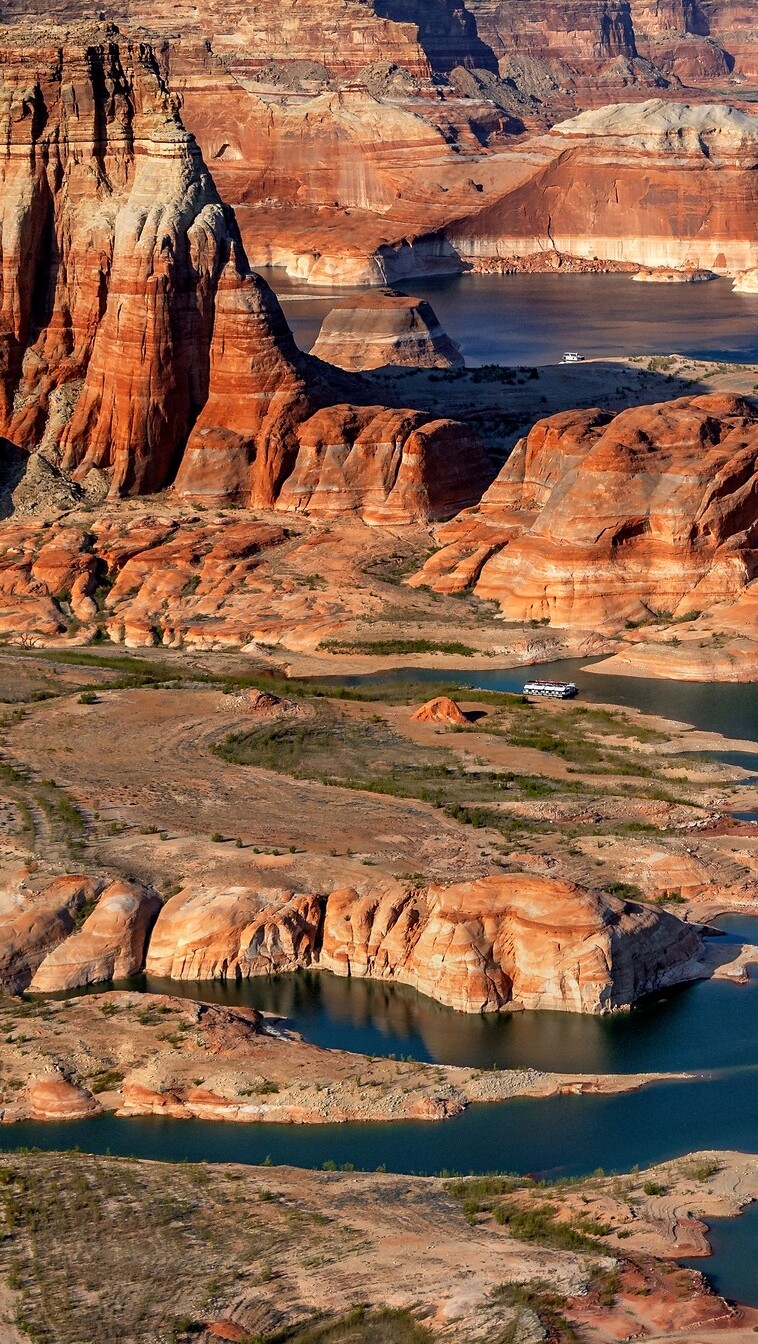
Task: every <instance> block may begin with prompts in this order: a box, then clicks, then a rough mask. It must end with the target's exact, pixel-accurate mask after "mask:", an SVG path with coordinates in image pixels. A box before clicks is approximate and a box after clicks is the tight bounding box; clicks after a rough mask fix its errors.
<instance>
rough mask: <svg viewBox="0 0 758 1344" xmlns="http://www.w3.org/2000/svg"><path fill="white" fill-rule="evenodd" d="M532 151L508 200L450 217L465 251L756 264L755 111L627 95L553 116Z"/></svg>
mask: <svg viewBox="0 0 758 1344" xmlns="http://www.w3.org/2000/svg"><path fill="white" fill-rule="evenodd" d="M511 157H512V158H513V156H511ZM514 162H515V160H514ZM522 163H523V176H522V179H521V181H520V182H517V183H516V184H515V185H510V184H509V185H508V187H507V189H506V191H505V192H504V193H503V194H502V196H501V198H500V200H499V201H498V200H492V199H490V201H489V203H485V204H484V205H483V207H482V209H481V210H479V211H478V212H477V213H475V214H471V215H469V216H467V217H466V218H465V219H461V220H460V221H458V222H457V223H455V224H453V225H450V226H448V227H447V228H446V231H445V232H446V236H447V237H448V239H449V241H450V242H451V243H452V244H453V245H454V246H455V247H456V249H457V250H458V251H459V252H460V254H461V255H462V256H463V257H465V258H468V259H469V260H473V261H477V260H481V259H484V258H487V259H490V260H493V259H498V258H501V259H508V258H513V257H524V256H529V255H532V254H536V255H539V254H550V253H553V254H558V255H559V256H560V255H561V254H565V255H567V256H571V257H579V258H584V259H585V260H590V259H592V258H600V259H602V260H604V261H608V262H612V263H614V264H624V265H635V266H651V267H664V268H676V269H686V270H697V269H706V270H715V271H726V272H731V273H735V272H737V271H742V270H747V269H748V268H749V267H751V266H752V264H753V261H754V255H753V253H754V249H753V243H752V222H751V221H752V220H753V219H754V218H755V213H756V208H757V207H758V185H757V182H756V172H755V168H756V165H758V119H757V118H756V117H754V116H752V115H751V114H748V113H746V112H741V111H739V110H736V109H734V108H731V107H728V106H723V105H712V106H711V105H698V106H694V105H688V104H683V103H674V102H663V101H661V100H660V99H655V100H652V101H649V102H645V103H640V104H633V103H628V104H618V105H616V106H612V107H607V108H603V109H602V110H598V111H593V112H585V113H582V114H581V115H580V116H578V117H574V118H572V119H571V120H569V121H565V122H561V123H560V124H559V125H557V126H554V127H553V129H552V130H551V131H550V132H549V134H548V135H546V136H543V137H540V138H538V139H536V140H532V141H530V142H529V145H528V150H527V151H526V152H524V154H523V156H522Z"/></svg>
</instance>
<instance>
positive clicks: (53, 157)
mask: <svg viewBox="0 0 758 1344" xmlns="http://www.w3.org/2000/svg"><path fill="white" fill-rule="evenodd" d="M0 140H1V141H2V143H5V144H6V146H7V148H6V151H5V154H4V156H3V157H2V158H0V180H1V181H2V188H3V189H2V193H1V194H0V226H1V228H2V239H3V251H2V279H3V290H2V304H1V306H0V435H4V436H5V438H6V440H7V442H8V445H9V446H8V452H11V451H14V452H18V450H19V449H21V450H23V451H24V452H27V453H31V452H35V451H36V452H37V454H38V455H37V458H36V459H35V461H37V462H44V463H45V464H46V466H47V468H48V469H50V468H55V469H57V468H58V467H60V468H61V469H62V471H63V472H64V473H65V475H66V477H68V478H72V479H73V481H74V482H78V483H80V484H81V485H82V486H84V487H85V488H86V489H89V488H90V486H91V483H92V481H93V480H94V481H95V482H96V484H97V486H98V489H99V490H100V491H101V492H102V488H103V487H105V488H107V489H109V490H110V493H111V494H113V495H125V494H145V493H153V492H155V491H159V490H162V489H164V488H165V487H166V486H168V485H170V484H171V483H172V482H174V481H176V488H177V490H178V491H179V492H180V493H185V494H188V495H191V496H194V497H198V498H211V499H212V500H214V501H217V502H225V501H234V502H239V503H243V504H251V503H252V504H258V505H263V506H272V505H273V504H275V502H276V501H277V499H278V496H279V494H280V492H281V489H282V486H283V484H284V482H285V481H286V479H287V478H288V477H289V476H290V475H291V474H292V472H293V470H294V469H295V468H296V466H297V463H298V452H299V435H300V431H301V426H303V425H306V422H307V421H308V420H309V417H311V416H312V415H313V413H314V411H319V412H321V411H323V408H325V407H329V406H330V405H331V404H332V403H334V402H335V401H337V402H339V403H340V406H339V408H338V409H337V411H336V412H335V413H333V414H332V416H331V421H330V423H331V425H332V430H331V440H332V441H335V442H340V441H341V439H342V438H344V433H345V430H344V426H345V425H348V424H349V423H350V421H351V417H353V415H354V409H355V408H354V407H353V406H352V405H351V404H349V399H350V398H351V397H355V398H356V400H358V401H360V400H362V399H363V398H364V397H365V391H364V389H363V387H362V385H361V384H360V383H359V382H358V381H356V380H352V381H348V380H345V379H341V376H340V375H337V374H336V373H334V372H333V371H331V372H330V370H329V369H328V368H327V367H326V366H325V365H322V364H320V363H319V362H317V361H314V360H312V359H309V358H308V356H305V355H303V354H301V352H300V351H299V350H298V349H297V348H296V346H295V343H294V340H293V338H292V335H291V333H290V331H289V328H288V327H287V324H286V322H285V320H284V317H283V315H282V312H281V309H280V307H279V304H278V302H277V300H276V298H275V297H274V295H273V294H272V292H271V291H270V290H269V288H268V286H267V285H266V284H265V282H264V281H262V280H261V279H260V278H259V277H258V276H256V275H254V274H252V273H251V271H250V269H249V266H248V263H247V259H246V256H245V252H244V249H243V247H242V243H241V241H240V236H239V233H238V230H237V225H236V221H235V218H234V215H233V213H232V211H231V210H230V209H229V208H228V207H227V206H225V205H224V204H223V203H222V201H221V199H220V197H219V195H218V192H217V191H216V187H215V185H214V183H213V180H212V178H211V176H210V174H209V172H208V170H207V168H206V165H205V163H204V160H203V157H202V155H201V153H200V150H199V148H198V146H197V144H196V142H195V140H194V138H193V137H192V136H191V135H190V134H189V133H188V132H187V131H186V130H185V129H184V127H183V125H182V122H181V120H180V118H179V115H178V111H177V104H176V100H175V99H174V98H173V97H172V95H171V94H170V93H169V92H168V89H167V87H166V85H165V82H164V79H163V75H162V72H161V69H160V67H159V64H158V62H157V60H156V57H155V55H154V53H153V51H152V49H151V48H150V47H147V46H143V45H140V46H138V45H134V44H130V43H117V42H115V41H107V42H101V43H97V44H94V45H92V46H88V47H84V48H77V49H71V50H70V49H68V48H63V49H54V50H51V51H48V50H40V49H39V48H35V49H32V48H29V49H18V50H15V51H14V52H12V53H10V54H7V59H6V62H5V65H4V66H3V72H2V86H0ZM346 394H347V395H346ZM346 402H347V403H348V404H345V403H346ZM399 417H400V421H401V422H402V423H403V424H405V422H406V421H408V426H407V432H406V435H405V437H402V436H401V437H400V438H398V437H397V435H395V436H394V438H393V448H395V449H397V453H396V456H395V458H393V459H392V462H391V463H390V464H389V465H388V464H387V463H386V462H385V468H386V469H385V471H384V475H383V476H382V490H383V492H384V494H385V495H389V494H392V495H393V503H392V506H391V509H390V512H391V514H392V516H393V517H394V518H395V519H396V520H397V519H400V520H403V519H406V520H407V518H408V517H414V518H416V517H419V516H422V514H421V513H420V505H419V494H418V489H417V487H418V485H419V482H420V484H421V493H422V495H423V500H424V503H423V509H426V508H432V509H434V505H433V504H432V502H431V500H432V495H433V493H434V488H435V487H434V483H429V482H427V481H426V476H425V472H426V466H425V463H426V458H425V457H424V454H423V453H422V454H421V455H418V454H417V466H418V468H419V471H418V472H417V473H416V476H413V473H411V478H409V479H408V482H407V484H408V485H409V487H410V490H411V494H410V496H409V498H408V507H407V509H406V506H405V504H404V502H403V496H404V489H405V487H404V484H403V481H402V480H400V479H399V476H400V467H401V463H402V461H403V460H409V458H410V457H412V456H413V452H414V445H413V444H411V443H408V444H407V445H406V442H405V439H406V438H407V437H408V435H410V434H411V433H412V432H413V431H415V430H417V429H418V430H420V429H421V428H422V427H423V426H424V425H425V424H426V422H427V419H428V417H425V416H424V415H420V416H419V414H418V413H414V414H413V416H411V418H410V420H409V418H408V416H407V415H406V416H405V418H403V413H399ZM374 418H376V416H375V417H374ZM370 419H371V417H369V420H370ZM364 427H365V426H364ZM379 429H381V426H380V425H379V424H378V423H377V430H379ZM435 432H436V431H435V428H434V425H432V427H431V430H430V433H431V435H432V438H434V435H435ZM469 437H470V436H469ZM307 438H308V435H307V433H306V439H307ZM375 444H376V446H377V448H378V450H379V452H380V454H382V453H384V444H385V437H382V438H381V440H380V441H379V442H377V440H376V439H375V438H372V437H371V433H370V431H368V432H367V433H366V434H365V435H364V445H365V448H366V453H367V458H366V470H367V472H368V473H369V475H371V474H372V471H373V464H372V461H371V456H372V448H373V446H374V445H375ZM406 448H407V452H406V458H405V459H403V453H404V451H405V450H406ZM385 456H386V454H385ZM453 456H454V454H453ZM435 465H436V463H435ZM484 465H485V464H484V459H483V458H482V457H481V455H480V458H479V460H478V463H475V464H474V465H473V466H472V467H471V469H468V468H467V466H466V463H465V461H464V458H463V455H462V454H460V455H459V461H458V466H457V468H454V471H453V475H454V476H455V471H456V470H458V472H459V473H463V474H464V475H465V476H466V477H467V480H466V488H465V490H464V491H463V493H462V495H461V496H460V499H461V500H462V501H463V502H467V503H468V502H471V501H472V500H473V499H475V498H476V497H477V496H478V494H479V493H480V491H481V488H482V486H483V484H484V483H485V482H486V479H487V475H486V471H485V472H484V474H483V475H482V474H481V469H482V468H483V467H484ZM477 467H478V469H479V471H480V477H479V481H478V482H477V481H476V480H475V479H474V477H475V474H476V470H477ZM14 471H15V477H16V478H17V477H18V476H19V474H20V469H19V470H16V468H15V467H14ZM416 477H418V479H417V478H416ZM373 478H374V483H375V482H376V479H378V478H377V476H376V473H375V472H373ZM427 487H428V488H427ZM359 496H360V490H359ZM457 503H458V496H457V495H456V493H455V491H453V493H452V495H451V496H450V505H451V508H450V511H453V510H454V508H455V507H456V506H457ZM304 506H305V505H303V502H302V500H300V502H299V504H298V507H304ZM287 507H290V505H289V504H288V505H287ZM335 507H336V508H337V511H339V501H338V500H337V501H334V502H333V510H334V508H335ZM355 507H356V503H355V499H354V498H353V499H351V500H350V501H349V502H348V503H347V504H346V511H353V510H354V509H355ZM423 509H422V512H423ZM423 516H425V517H427V516H428V517H431V516H436V515H435V513H434V512H432V513H431V514H423Z"/></svg>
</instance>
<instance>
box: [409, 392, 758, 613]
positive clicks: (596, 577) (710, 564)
mask: <svg viewBox="0 0 758 1344" xmlns="http://www.w3.org/2000/svg"><path fill="white" fill-rule="evenodd" d="M757 526H758V415H756V412H755V409H754V408H753V406H752V405H751V404H750V403H748V402H746V401H744V400H742V399H741V398H739V397H730V396H707V397H686V398H683V399H681V400H679V401H674V402H669V403H667V404H663V405H659V406H647V407H639V408H633V409H631V410H628V411H623V412H622V413H621V414H620V415H617V416H613V415H611V414H610V413H609V412H605V411H599V410H589V411H571V412H565V413H563V414H561V415H556V416H552V417H551V418H550V419H548V420H543V421H541V422H540V423H539V424H537V425H535V427H534V428H533V429H532V431H531V432H530V434H529V435H528V436H527V437H526V438H525V439H522V440H521V441H520V442H519V444H518V445H517V446H516V449H515V450H514V452H513V454H512V456H511V457H510V459H509V461H508V462H507V464H506V466H505V467H504V468H503V469H502V471H501V472H500V475H499V476H498V478H497V480H496V481H495V482H494V484H493V485H492V486H491V488H490V489H489V491H488V492H487V494H486V495H485V496H484V499H483V500H482V503H481V506H480V507H479V508H478V509H476V510H473V511H472V512H471V513H469V514H468V515H463V516H462V517H461V518H459V519H457V520H455V521H454V522H453V523H451V524H450V525H449V526H448V527H447V529H443V531H442V533H441V536H440V540H442V541H443V542H446V543H447V545H446V547H445V548H444V549H443V550H442V551H441V552H439V553H437V554H436V555H435V556H433V557H432V559H431V560H430V562H429V564H428V566H427V567H426V569H425V570H424V571H422V575H421V576H420V578H419V580H417V581H421V582H426V583H429V584H432V585H434V586H438V587H440V588H441V589H443V590H448V591H450V590H455V589H456V588H459V587H462V586H466V585H467V584H469V583H471V582H475V583H476V592H477V594H478V595H479V596H481V597H487V598H492V599H494V600H496V601H498V602H499V604H500V607H501V610H502V611H503V613H504V614H505V616H506V617H507V618H508V619H510V620H525V619H537V620H548V621H550V622H552V623H554V624H556V625H571V626H579V627H582V628H588V629H600V628H602V629H612V630H618V629H623V627H624V625H625V624H626V623H629V622H632V621H649V620H652V619H655V617H656V614H658V613H661V614H664V615H666V616H667V617H668V619H671V617H672V616H673V617H674V618H676V617H682V616H683V617H687V616H691V615H692V614H694V613H699V612H700V611H702V610H706V611H707V610H709V609H710V608H712V607H713V606H714V605H715V604H719V603H721V604H724V603H731V602H734V601H735V600H736V599H737V598H738V597H739V596H740V594H741V593H742V592H743V591H744V590H746V588H747V587H748V585H750V583H751V582H752V580H753V579H754V578H755V576H756V565H755V546H756V527H757Z"/></svg>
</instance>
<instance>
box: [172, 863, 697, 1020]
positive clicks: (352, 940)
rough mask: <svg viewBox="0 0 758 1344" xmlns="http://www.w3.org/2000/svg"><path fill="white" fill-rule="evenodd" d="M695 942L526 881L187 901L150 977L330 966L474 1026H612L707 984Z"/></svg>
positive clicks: (207, 893) (675, 928)
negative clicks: (531, 1022) (699, 981)
mask: <svg viewBox="0 0 758 1344" xmlns="http://www.w3.org/2000/svg"><path fill="white" fill-rule="evenodd" d="M701 952H702V944H701V940H700V937H699V935H698V933H697V931H696V930H695V929H694V928H692V927H691V926H688V925H686V924H684V923H682V921H681V920H678V919H677V918H676V917H675V916H673V915H669V914H662V913H661V912H659V911H655V910H653V909H652V908H651V907H646V906H640V905H634V904H632V903H630V902H622V901H618V900H616V899H614V898H612V897H609V896H596V895H593V894H591V893H589V892H587V891H584V890H582V889H581V888H579V887H575V886H571V885H569V884H566V883H561V882H554V881H550V880H549V879H542V878H533V877H527V876H513V877H511V876H509V877H492V878H484V879H482V880H480V881H478V882H472V883H467V884H459V885H453V886H448V887H442V886H431V887H428V888H426V889H424V890H418V891H410V892H409V891H407V890H403V889H402V888H401V887H399V886H396V887H395V888H391V889H386V890H379V889H377V890H376V891H371V890H368V891H366V892H365V893H364V894H363V895H359V894H358V893H357V892H356V891H354V890H352V889H345V890H340V891H334V892H332V893H331V894H330V895H329V896H328V897H324V896H316V895H312V894H294V893H292V892H271V891H269V892H256V891H254V890H249V889H245V890H240V889H237V890H231V891H222V890H214V889H212V888H202V889H188V890H185V891H182V892H179V893H178V894H177V895H176V896H173V897H171V899H170V900H169V901H168V902H167V903H166V905H165V907H164V909H163V911H162V912H161V914H160V916H159V918H158V921H157V924H156V926H155V930H154V933H153V936H152V940H151V944H150V948H149V951H148V956H147V971H148V973H151V974H154V975H159V976H172V977H175V978H179V979H210V978H219V977H220V978H226V977H237V978H239V977H243V978H244V977H247V976H252V975H267V974H272V973H276V972H281V971H293V970H296V969H297V968H298V967H303V966H318V967H320V968H322V969H324V970H330V971H332V972H334V973H335V974H337V975H358V976H367V977H369V978H372V979H378V980H396V981H398V982H400V983H403V984H408V985H412V986H413V987H414V988H416V989H418V990H419V991H420V992H421V993H423V994H428V995H430V996H431V997H432V998H435V999H437V1000H438V1001H439V1002H440V1003H445V1004H448V1005H450V1006H451V1007H453V1008H457V1009H459V1010H461V1011H464V1012H496V1011H498V1010H499V1009H502V1008H503V1007H505V1006H507V1005H508V1004H510V1003H514V1004H518V1005H521V1006H523V1007H525V1008H551V1009H562V1010H566V1011H571V1012H594V1013H602V1012H609V1011H611V1010H613V1009H616V1008H622V1007H626V1006H628V1005H630V1004H631V1003H633V1002H634V1001H635V1000H636V999H638V998H640V997H641V996H642V995H644V994H647V993H650V992H652V991H653V990H655V989H659V988H661V987H662V986H664V985H669V984H675V983H678V982H679V981H682V980H686V979H691V978H692V977H693V976H697V975H698V974H701V973H702V971H701V969H700V963H699V958H700V955H701Z"/></svg>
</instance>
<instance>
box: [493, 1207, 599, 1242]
mask: <svg viewBox="0 0 758 1344" xmlns="http://www.w3.org/2000/svg"><path fill="white" fill-rule="evenodd" d="M492 1216H493V1218H494V1219H495V1222H496V1223H500V1224H501V1225H502V1226H503V1227H507V1229H508V1231H509V1232H510V1234H511V1236H512V1237H516V1238H517V1240H519V1241H535V1242H538V1243H539V1244H540V1245H541V1246H553V1247H555V1248H556V1249H558V1250H562V1251H593V1250H597V1249H598V1241H597V1238H598V1236H602V1235H603V1234H604V1232H605V1231H607V1230H608V1229H606V1228H604V1227H603V1226H602V1225H601V1224H597V1225H595V1224H586V1223H585V1225H584V1227H582V1225H581V1223H580V1222H579V1221H576V1222H574V1223H570V1222H563V1221H561V1220H559V1218H558V1216H557V1211H556V1209H554V1208H553V1207H552V1206H551V1205H550V1204H534V1205H532V1206H531V1207H525V1206H523V1205H521V1204H517V1203H515V1202H514V1201H512V1200H511V1201H509V1200H502V1201H500V1202H499V1203H498V1204H496V1205H495V1207H494V1209H493V1211H492ZM588 1228H589V1230H588Z"/></svg>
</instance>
